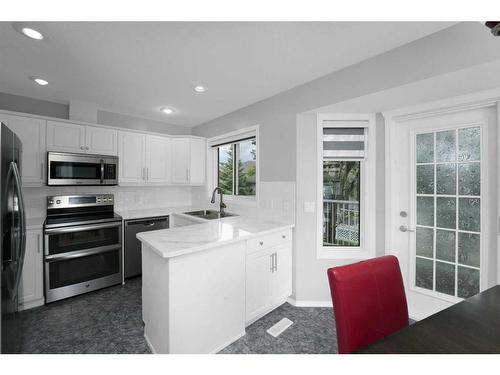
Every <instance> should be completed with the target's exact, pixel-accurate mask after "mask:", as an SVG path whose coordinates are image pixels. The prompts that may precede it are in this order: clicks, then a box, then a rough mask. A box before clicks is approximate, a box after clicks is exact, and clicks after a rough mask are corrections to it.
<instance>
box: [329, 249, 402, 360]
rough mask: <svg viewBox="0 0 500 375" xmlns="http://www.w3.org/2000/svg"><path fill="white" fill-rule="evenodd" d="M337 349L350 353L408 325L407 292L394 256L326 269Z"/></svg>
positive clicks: (340, 351)
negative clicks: (333, 313)
mask: <svg viewBox="0 0 500 375" xmlns="http://www.w3.org/2000/svg"><path fill="white" fill-rule="evenodd" d="M328 279H329V281H330V291H331V293H332V301H333V308H334V311H335V324H336V326H337V343H338V350H339V353H341V354H343V353H352V352H355V351H356V350H358V349H360V348H362V347H365V346H368V345H370V344H372V343H374V342H376V341H378V340H380V339H381V338H383V337H385V336H388V335H390V334H391V333H394V332H396V331H398V330H400V329H402V328H404V327H406V326H408V307H407V304H406V295H405V290H404V285H403V278H402V277H401V270H400V269H399V262H398V259H397V258H396V257H395V256H392V255H388V256H383V257H380V258H374V259H370V260H365V261H362V262H358V263H354V264H349V265H347V266H341V267H333V268H330V269H329V270H328Z"/></svg>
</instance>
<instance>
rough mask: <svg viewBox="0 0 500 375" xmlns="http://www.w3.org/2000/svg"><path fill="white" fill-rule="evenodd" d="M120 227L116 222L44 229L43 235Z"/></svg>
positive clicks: (119, 222)
mask: <svg viewBox="0 0 500 375" xmlns="http://www.w3.org/2000/svg"><path fill="white" fill-rule="evenodd" d="M121 225H122V222H121V221H117V222H113V223H102V224H95V225H78V226H76V227H67V228H53V229H45V234H60V233H71V232H83V231H86V230H94V229H101V228H114V227H120V226H121Z"/></svg>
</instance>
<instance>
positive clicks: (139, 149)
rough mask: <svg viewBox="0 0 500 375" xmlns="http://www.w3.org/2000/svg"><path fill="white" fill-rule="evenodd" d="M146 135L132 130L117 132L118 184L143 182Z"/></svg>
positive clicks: (138, 183) (139, 183)
mask: <svg viewBox="0 0 500 375" xmlns="http://www.w3.org/2000/svg"><path fill="white" fill-rule="evenodd" d="M145 149H146V136H145V135H144V134H141V133H134V132H122V131H120V132H118V164H119V174H118V184H119V185H122V186H124V185H142V184H145V164H146V161H145V154H146V153H145Z"/></svg>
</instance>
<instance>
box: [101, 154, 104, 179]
mask: <svg viewBox="0 0 500 375" xmlns="http://www.w3.org/2000/svg"><path fill="white" fill-rule="evenodd" d="M103 183H104V160H103V159H101V184H103Z"/></svg>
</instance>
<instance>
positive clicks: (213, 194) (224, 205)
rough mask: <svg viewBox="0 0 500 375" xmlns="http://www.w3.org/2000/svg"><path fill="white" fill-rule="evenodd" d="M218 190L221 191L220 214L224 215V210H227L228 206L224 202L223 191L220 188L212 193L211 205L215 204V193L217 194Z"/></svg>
mask: <svg viewBox="0 0 500 375" xmlns="http://www.w3.org/2000/svg"><path fill="white" fill-rule="evenodd" d="M217 190H218V191H219V196H220V203H219V213H220V214H221V215H224V208H226V204H225V203H224V202H223V201H222V189H221V188H220V187H218V186H217V187H216V188H215V189H214V191H213V192H212V200H211V201H210V203H215V193H217Z"/></svg>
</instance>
